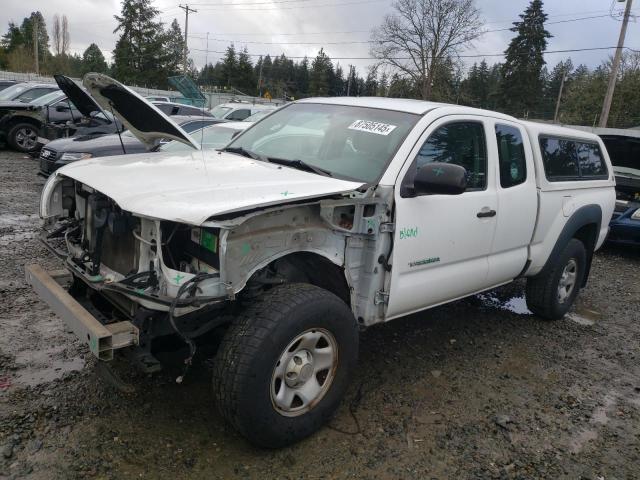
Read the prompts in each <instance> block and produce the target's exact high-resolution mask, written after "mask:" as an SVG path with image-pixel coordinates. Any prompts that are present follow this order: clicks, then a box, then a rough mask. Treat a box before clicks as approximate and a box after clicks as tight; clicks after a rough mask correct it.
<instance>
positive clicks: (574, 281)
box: [526, 238, 587, 320]
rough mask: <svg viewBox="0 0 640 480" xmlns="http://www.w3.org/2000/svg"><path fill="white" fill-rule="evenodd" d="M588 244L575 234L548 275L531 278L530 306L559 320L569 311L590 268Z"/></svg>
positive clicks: (547, 317) (528, 301)
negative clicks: (587, 267)
mask: <svg viewBox="0 0 640 480" xmlns="http://www.w3.org/2000/svg"><path fill="white" fill-rule="evenodd" d="M586 265H587V252H586V250H585V248H584V244H583V243H582V242H581V241H580V240H578V239H575V238H572V239H571V240H570V241H569V243H568V244H567V246H566V247H565V248H564V250H563V251H562V253H560V256H559V258H558V262H557V263H556V264H555V265H554V266H553V268H552V269H550V270H549V271H548V272H547V273H545V275H542V276H538V277H534V278H529V279H527V290H526V298H527V307H529V310H531V311H532V312H533V313H535V314H536V315H538V316H539V317H542V318H545V319H547V320H558V319H560V318H562V317H563V316H564V315H565V313H567V312H568V311H569V309H570V308H571V305H572V304H573V301H574V300H575V298H576V296H577V295H578V291H579V290H580V286H581V285H582V280H583V277H584V275H585V272H586Z"/></svg>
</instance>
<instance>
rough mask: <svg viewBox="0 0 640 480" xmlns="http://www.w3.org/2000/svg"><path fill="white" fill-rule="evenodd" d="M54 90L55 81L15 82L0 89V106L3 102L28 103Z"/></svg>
mask: <svg viewBox="0 0 640 480" xmlns="http://www.w3.org/2000/svg"><path fill="white" fill-rule="evenodd" d="M56 90H58V86H57V85H56V84H55V83H30V82H25V83H16V84H15V85H11V86H9V87H7V88H5V89H4V90H2V91H0V106H1V105H2V104H3V103H4V102H23V103H29V102H31V101H32V100H35V99H36V98H38V97H41V96H43V95H46V94H47V93H51V92H53V91H56Z"/></svg>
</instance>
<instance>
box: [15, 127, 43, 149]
mask: <svg viewBox="0 0 640 480" xmlns="http://www.w3.org/2000/svg"><path fill="white" fill-rule="evenodd" d="M37 141H38V135H37V134H36V132H34V131H33V129H32V128H21V129H20V130H18V131H17V132H16V143H17V144H18V145H19V146H20V147H22V148H24V149H31V148H33V147H35V146H36V142H37Z"/></svg>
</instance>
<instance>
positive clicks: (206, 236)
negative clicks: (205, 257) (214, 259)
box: [200, 230, 218, 253]
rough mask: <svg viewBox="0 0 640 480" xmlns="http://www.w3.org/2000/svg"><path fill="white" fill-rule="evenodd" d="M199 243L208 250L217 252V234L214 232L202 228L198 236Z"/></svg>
mask: <svg viewBox="0 0 640 480" xmlns="http://www.w3.org/2000/svg"><path fill="white" fill-rule="evenodd" d="M200 245H202V246H203V247H204V248H206V249H207V250H209V251H210V252H213V253H217V252H218V236H217V235H215V234H214V233H211V232H207V231H206V230H202V234H201V236H200Z"/></svg>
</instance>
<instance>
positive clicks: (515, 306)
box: [477, 293, 531, 315]
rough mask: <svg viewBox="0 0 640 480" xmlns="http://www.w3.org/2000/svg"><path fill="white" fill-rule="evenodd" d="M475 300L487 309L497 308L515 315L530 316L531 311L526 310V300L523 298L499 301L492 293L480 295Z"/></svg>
mask: <svg viewBox="0 0 640 480" xmlns="http://www.w3.org/2000/svg"><path fill="white" fill-rule="evenodd" d="M477 298H478V299H480V301H481V302H482V303H483V304H484V305H485V306H487V307H491V308H499V309H500V310H506V311H508V312H511V313H515V314H516V315H531V311H530V310H529V309H528V308H527V300H526V299H525V297H524V296H518V297H511V298H509V299H508V300H500V299H499V298H498V297H496V296H495V295H494V294H492V293H482V294H480V295H477Z"/></svg>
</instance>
